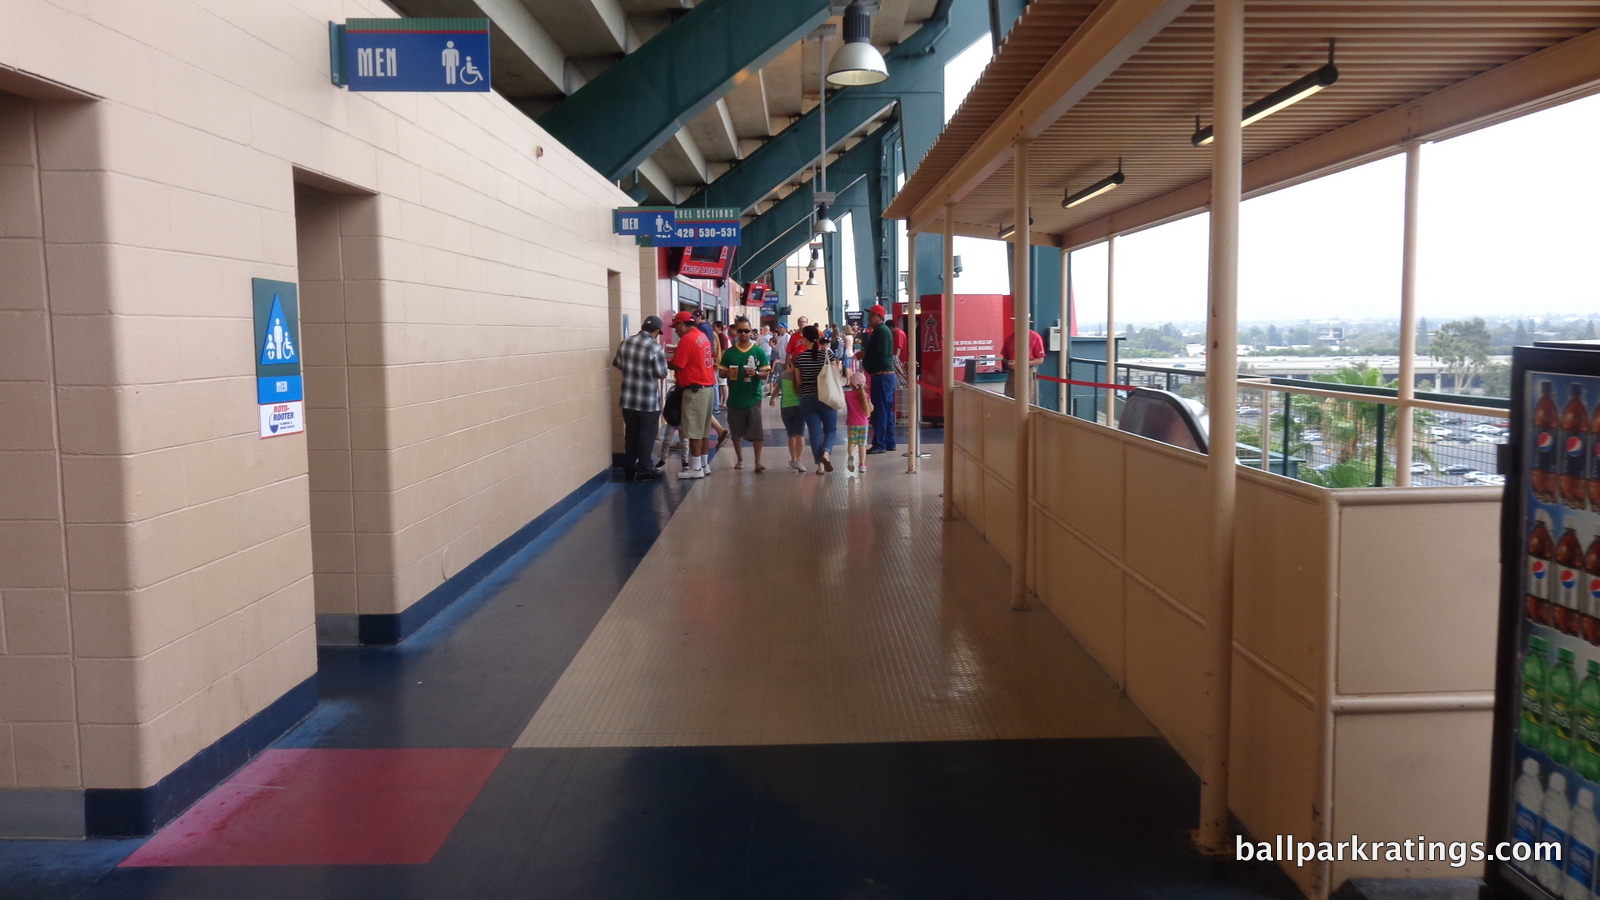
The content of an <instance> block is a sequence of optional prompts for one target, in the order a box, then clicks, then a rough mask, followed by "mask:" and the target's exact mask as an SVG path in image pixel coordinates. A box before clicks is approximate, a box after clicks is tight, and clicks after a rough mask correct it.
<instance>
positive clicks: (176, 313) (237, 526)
mask: <svg viewBox="0 0 1600 900" xmlns="http://www.w3.org/2000/svg"><path fill="white" fill-rule="evenodd" d="M393 15H394V13H393V11H392V10H391V9H389V8H388V7H387V6H385V5H384V4H383V3H381V2H377V0H309V2H305V0H301V2H288V0H263V2H257V3H243V4H241V3H236V2H229V0H200V2H191V0H150V2H146V3H137V4H130V3H91V4H78V5H71V6H63V5H61V4H58V3H54V2H48V0H17V2H13V3H10V4H8V5H7V7H6V13H5V25H4V27H3V28H0V91H9V92H11V94H16V95H26V96H27V99H20V97H16V96H11V95H10V94H5V93H0V262H3V265H4V272H3V277H0V397H3V400H4V404H5V409H6V415H7V427H6V428H3V429H0V455H3V459H0V538H4V540H0V563H3V566H0V612H3V616H0V833H10V834H69V835H70V834H82V833H84V831H85V829H86V828H87V830H88V831H90V832H91V833H130V832H137V831H140V830H146V831H147V830H148V829H149V827H151V825H152V824H154V823H156V822H158V821H159V820H160V819H161V818H162V817H163V816H165V815H167V814H168V813H169V812H171V811H172V809H171V808H172V805H173V804H175V803H176V804H179V805H178V807H177V808H180V809H181V806H182V803H183V802H185V800H184V798H185V797H189V798H190V799H192V795H193V792H194V791H196V790H199V789H203V787H204V785H202V784H199V783H198V782H196V781H194V780H193V779H192V778H191V777H190V775H189V774H186V773H188V772H190V771H191V770H192V769H194V767H190V769H184V770H180V766H182V765H183V764H184V763H185V762H187V761H190V760H194V759H196V758H197V757H198V756H202V755H204V754H207V753H212V752H214V751H215V752H220V751H216V748H217V747H218V746H221V745H218V744H217V742H218V741H219V739H221V738H223V737H224V736H229V735H232V736H233V739H234V740H235V743H234V744H229V745H228V746H230V747H234V748H235V751H230V752H236V751H237V747H239V746H245V747H249V746H259V744H260V743H262V742H264V741H265V740H268V739H270V737H271V736H273V735H275V734H276V733H277V732H280V731H281V730H282V728H283V727H286V726H287V725H288V724H292V722H293V721H294V720H295V719H296V718H298V717H299V716H300V715H303V714H304V712H305V711H306V709H309V706H310V704H311V703H313V702H314V701H315V686H314V682H312V681H311V680H310V679H311V676H312V675H313V674H314V673H315V667H316V656H315V639H316V636H315V630H314V627H313V625H314V621H315V615H316V613H317V612H318V611H320V612H322V614H323V615H324V616H327V617H332V619H330V620H329V622H328V624H329V625H330V626H332V627H331V628H330V629H327V631H328V632H329V636H330V638H335V639H344V640H350V639H353V638H354V637H355V636H356V635H357V634H358V633H359V634H363V635H366V634H367V632H368V631H369V630H371V631H373V632H374V633H377V634H379V636H380V637H381V636H382V635H384V634H387V635H388V636H390V637H403V636H404V634H406V633H409V631H410V630H411V629H414V628H415V627H416V626H417V625H418V624H420V622H421V621H422V620H424V619H425V618H426V615H427V614H431V612H432V611H435V610H436V609H437V608H438V606H439V605H441V604H442V602H444V601H447V600H448V599H449V598H450V597H451V596H453V594H451V593H450V591H451V590H456V591H457V592H458V591H459V589H460V588H461V586H462V584H463V582H462V581H460V580H458V581H457V582H449V583H448V584H447V582H448V580H449V579H451V578H452V576H457V575H459V574H461V573H462V572H463V570H466V569H467V567H469V566H470V565H472V563H473V562H474V561H475V560H478V559H480V558H482V557H483V554H485V552H486V551H490V550H492V549H494V548H496V547H497V545H500V544H501V542H503V541H505V540H506V539H507V538H508V537H510V536H512V535H514V534H516V533H517V532H518V530H519V529H521V528H523V527H524V526H526V525H528V523H530V521H533V520H536V519H537V518H538V517H540V516H541V514H544V513H546V512H547V511H549V510H552V509H554V510H560V509H562V508H564V506H563V504H564V503H565V502H568V501H570V500H571V499H572V498H573V497H574V496H575V492H577V491H579V490H581V489H586V488H587V487H589V486H592V485H593V484H595V483H596V482H595V479H596V477H597V476H600V475H601V474H602V473H603V472H604V471H605V470H606V469H607V468H608V467H609V464H610V454H611V427H612V426H611V422H612V418H613V413H614V402H613V397H612V396H611V394H610V390H609V385H610V383H609V375H608V372H609V369H608V368H607V364H608V363H609V361H610V350H611V347H610V344H611V339H612V337H613V334H612V331H613V329H614V328H615V326H614V324H613V320H614V317H615V312H616V310H618V309H637V308H641V307H640V297H639V294H638V285H639V284H640V274H639V263H640V254H639V253H638V249H637V247H636V246H635V245H634V243H633V242H632V240H631V239H624V238H618V237H616V236H614V235H612V234H610V216H609V210H610V209H611V208H612V207H615V206H619V205H625V204H627V203H628V202H629V201H628V200H627V198H626V197H625V196H624V195H623V194H622V193H621V192H620V191H618V190H617V189H616V187H615V186H614V185H612V184H610V183H608V182H607V181H605V179H604V178H602V177H601V176H600V175H599V174H598V173H596V172H594V171H593V170H591V169H590V168H589V167H588V166H586V165H585V164H584V163H583V162H582V161H580V160H579V159H577V158H576V157H575V156H573V155H572V154H571V153H569V152H567V151H566V150H565V149H564V148H563V147H562V146H561V145H560V144H559V143H557V142H555V141H553V140H552V139H551V138H550V137H549V136H548V135H547V134H545V133H544V132H543V131H542V130H540V129H539V127H538V126H537V125H535V124H534V123H533V122H532V121H531V120H530V119H529V118H528V117H527V116H526V115H524V114H523V113H522V112H520V111H519V110H517V109H516V108H514V107H513V106H511V105H510V104H509V103H508V102H506V101H505V100H503V99H502V98H500V97H499V95H497V94H452V95H428V94H354V93H350V92H349V91H346V90H344V89H341V88H338V87H336V86H334V85H332V84H330V82H329V75H328V22H329V21H342V20H344V19H345V18H347V17H359V16H376V17H391V16H393ZM252 278H268V279H276V280H281V281H291V282H293V281H300V282H301V288H302V294H303V297H302V299H303V305H302V310H303V313H304V321H303V323H302V324H303V329H302V339H303V349H304V356H305V367H306V369H305V371H306V376H307V377H306V391H307V401H308V406H309V408H310V414H309V416H308V419H309V429H308V432H307V433H306V434H304V435H289V436H282V437H275V438H272V439H270V440H263V439H261V438H260V437H259V436H258V428H259V421H258V416H259V413H258V408H257V403H256V393H255V388H256V385H255V378H254V375H255V366H254V363H255V356H256V354H257V352H258V351H259V348H257V347H255V346H254V336H253V330H252V329H253V325H252V307H251V279H252ZM472 575H473V572H472V571H468V572H467V576H466V577H470V576H472ZM451 585H454V587H451ZM425 598H428V599H427V600H426V602H422V603H419V600H424V599H425ZM353 617H359V619H358V620H355V621H352V619H353ZM370 623H376V626H377V627H375V628H374V629H369V628H368V625H369V624H370ZM368 636H370V635H368ZM239 742H242V743H239ZM204 761H205V762H206V766H210V765H211V764H212V763H214V762H215V760H212V759H211V758H210V757H205V758H204ZM206 766H200V768H206ZM97 804H100V805H98V806H97ZM113 808H114V809H113ZM108 810H110V811H108ZM115 810H121V812H115ZM130 810H131V811H132V812H129V811H130ZM119 816H120V818H119Z"/></svg>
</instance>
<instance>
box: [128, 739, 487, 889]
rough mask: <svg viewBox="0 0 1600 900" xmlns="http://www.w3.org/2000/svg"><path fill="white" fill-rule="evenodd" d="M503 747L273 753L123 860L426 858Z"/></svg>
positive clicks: (267, 862)
mask: <svg viewBox="0 0 1600 900" xmlns="http://www.w3.org/2000/svg"><path fill="white" fill-rule="evenodd" d="M505 754H506V751H505V750H504V749H499V748H495V749H478V750H459V749H452V750H417V749H408V750H268V751H266V752H264V753H262V754H261V756H259V757H258V758H257V759H256V760H255V761H254V762H252V763H251V764H250V765H248V766H246V767H245V768H243V769H241V770H240V771H239V772H238V773H237V774H235V775H234V776H233V777H232V778H230V779H229V780H228V781H227V782H226V783H225V784H223V785H221V786H220V787H218V788H217V789H216V790H214V791H212V792H211V793H210V794H207V795H206V796H205V797H204V798H202V799H201V800H200V802H199V803H196V804H195V805H194V806H193V807H192V808H190V809H189V811H188V812H186V813H184V814H183V815H182V816H179V817H178V818H177V819H176V820H174V821H173V822H172V823H171V824H169V825H167V827H165V828H163V829H161V830H160V831H159V832H157V833H156V835H155V836H154V837H152V838H151V839H150V840H149V841H147V842H146V843H145V845H144V846H143V847H140V848H139V849H138V850H136V851H134V853H133V855H132V856H129V857H128V858H127V859H126V860H124V861H123V863H122V865H124V866H306V865H395V864H405V863H425V862H428V861H429V860H431V859H433V855H434V853H436V852H438V850H439V847H440V846H441V845H442V844H443V843H444V840H445V838H447V837H449V836H450V831H451V829H453V828H455V826H456V822H458V821H460V819H461V816H462V815H464V814H465V813H466V811H467V807H469V806H471V805H472V801H473V800H474V799H475V798H476V797H477V796H478V791H480V790H481V789H482V788H483V785H484V783H485V782H487V781H488V780H489V776H490V775H491V774H493V773H494V770H495V767H496V766H498V765H500V760H501V758H503V757H504V756H505Z"/></svg>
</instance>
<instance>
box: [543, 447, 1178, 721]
mask: <svg viewBox="0 0 1600 900" xmlns="http://www.w3.org/2000/svg"><path fill="white" fill-rule="evenodd" d="M938 462H939V461H938V459H937V458H934V459H929V460H926V461H924V463H923V472H922V473H921V474H920V475H915V476H911V475H907V474H906V472H905V459H904V457H901V456H899V455H898V454H897V455H893V456H890V455H880V456H874V457H871V466H870V470H869V471H868V472H867V473H866V474H865V475H862V476H855V475H851V474H850V473H848V472H847V471H846V469H845V466H844V465H842V464H838V465H836V471H835V472H834V473H833V474H832V475H827V476H822V477H817V476H815V475H811V474H806V475H799V474H796V473H795V472H793V471H792V470H788V469H784V468H779V467H777V466H774V467H772V468H769V469H768V470H767V471H766V472H765V473H762V474H760V475H756V474H755V473H753V472H752V471H750V470H748V469H747V470H745V471H731V470H730V471H727V472H726V475H724V473H723V471H722V469H723V468H724V467H726V466H727V465H729V464H731V460H728V459H727V458H726V455H725V456H724V458H723V459H720V460H718V467H719V470H718V474H717V475H716V476H714V477H712V478H710V479H707V480H706V481H705V483H704V484H701V485H697V486H696V488H695V490H694V491H693V492H692V493H691V494H690V496H689V497H688V498H687V499H686V500H685V501H684V504H683V506H682V507H681V508H679V510H678V512H677V515H675V516H674V517H673V520H672V522H671V524H669V525H668V526H667V528H666V530H665V532H663V534H662V536H661V538H660V540H658V541H657V542H656V545H655V547H654V548H652V549H651V551H650V553H649V555H648V556H646V557H645V559H644V561H643V562H642V563H640V565H639V568H638V569H637V570H636V571H635V573H634V576H633V578H632V579H630V580H629V581H628V584H627V585H626V586H625V587H624V588H623V589H622V593H621V594H620V595H619V596H618V597H617V599H616V602H615V603H613V604H612V605H611V609H610V611H608V612H607V613H606V615H605V618H603V619H601V620H600V624H599V626H598V627H597V628H596V629H595V631H594V633H593V635H591V636H590V638H589V640H588V642H587V643H586V644H584V646H583V649H582V650H581V651H579V653H578V656H577V659H575V660H574V661H573V663H572V665H571V666H570V667H569V668H568V669H567V671H566V674H564V675H563V676H562V677H561V680H560V681H559V682H557V684H556V686H555V689H554V690H553V691H552V692H551V693H550V696H549V698H548V699H547V700H546V701H545V702H544V705H543V706H542V707H540V709H539V712H538V713H537V714H536V715H535V716H534V717H533V721H532V722H531V723H529V725H528V728H527V730H526V731H524V732H523V734H522V737H521V738H520V739H518V741H517V743H516V746H518V747H632V746H683V745H717V744H722V745H745V744H822V743H850V742H858V741H917V740H982V739H993V738H1084V737H1133V736H1140V735H1149V734H1153V733H1154V732H1153V731H1152V730H1151V727H1150V725H1149V724H1148V723H1147V722H1145V721H1144V719H1143V717H1142V716H1140V715H1139V713H1138V712H1137V711H1136V710H1134V708H1133V706H1132V705H1131V704H1129V703H1128V702H1127V701H1126V700H1125V699H1123V698H1122V697H1120V696H1118V694H1117V692H1116V689H1115V687H1114V686H1113V685H1112V683H1111V680H1110V679H1109V678H1108V677H1107V676H1106V675H1105V673H1104V672H1103V671H1102V670H1101V669H1100V668H1099V667H1098V666H1097V665H1096V664H1095V663H1094V661H1093V660H1092V659H1090V658H1089V656H1088V655H1087V654H1086V653H1085V652H1084V651H1083V650H1082V649H1081V648H1080V647H1079V646H1078V645H1077V644H1076V643H1075V642H1074V641H1073V640H1072V639H1071V637H1069V636H1068V634H1067V632H1066V630H1065V629H1064V628H1062V627H1061V626H1060V624H1059V623H1058V622H1057V621H1056V620H1055V619H1054V618H1053V617H1052V616H1051V615H1050V614H1049V613H1048V612H1044V611H1039V612H1033V613H1015V612H1011V611H1010V609H1009V600H1008V598H1007V596H1006V592H1005V588H1006V585H1007V584H1008V583H1009V578H1010V574H1009V573H1010V570H1009V569H1008V568H1007V566H1006V564H1005V562H1004V561H1003V560H1002V559H1001V558H1000V557H999V555H998V554H996V553H995V552H994V550H992V549H991V548H990V547H989V546H988V545H987V544H985V543H984V542H983V539H982V538H981V537H979V536H978V535H977V534H976V533H975V532H974V531H973V530H972V529H971V527H970V526H968V525H966V524H965V523H963V522H957V523H953V524H950V525H946V524H945V523H942V522H941V521H940V519H939V513H940V501H939V496H938V491H939V487H940V484H941V476H940V469H939V465H938ZM780 465H781V464H780ZM946 534H948V539H946Z"/></svg>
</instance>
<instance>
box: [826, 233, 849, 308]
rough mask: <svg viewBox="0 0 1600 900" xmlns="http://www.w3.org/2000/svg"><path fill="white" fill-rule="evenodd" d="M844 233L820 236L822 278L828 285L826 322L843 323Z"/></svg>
mask: <svg viewBox="0 0 1600 900" xmlns="http://www.w3.org/2000/svg"><path fill="white" fill-rule="evenodd" d="M843 257H844V232H842V231H835V232H832V233H830V234H825V235H823V236H822V277H823V280H825V281H826V282H827V283H828V322H829V323H831V324H836V323H841V322H843V321H844V266H842V265H841V264H840V262H839V261H840V260H841V259H842V258H843Z"/></svg>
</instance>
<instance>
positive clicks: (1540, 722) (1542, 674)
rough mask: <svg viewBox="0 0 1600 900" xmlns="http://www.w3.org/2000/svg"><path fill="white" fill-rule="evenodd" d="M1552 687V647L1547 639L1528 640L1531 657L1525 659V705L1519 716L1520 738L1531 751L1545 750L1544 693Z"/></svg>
mask: <svg viewBox="0 0 1600 900" xmlns="http://www.w3.org/2000/svg"><path fill="white" fill-rule="evenodd" d="M1549 683H1550V645H1549V644H1546V643H1545V642H1544V638H1538V637H1530V638H1528V654H1527V655H1526V656H1524V657H1523V658H1522V703H1521V704H1520V707H1519V710H1518V713H1519V717H1520V719H1521V724H1520V726H1519V728H1518V735H1517V736H1518V737H1520V738H1521V739H1522V743H1523V746H1525V747H1527V748H1528V749H1529V750H1543V749H1544V726H1545V709H1544V704H1545V691H1546V688H1547V687H1548V686H1549Z"/></svg>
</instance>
